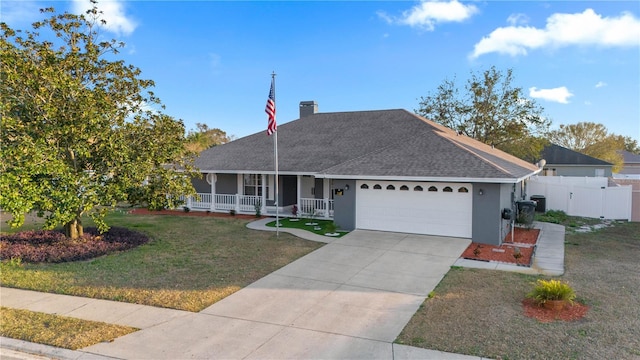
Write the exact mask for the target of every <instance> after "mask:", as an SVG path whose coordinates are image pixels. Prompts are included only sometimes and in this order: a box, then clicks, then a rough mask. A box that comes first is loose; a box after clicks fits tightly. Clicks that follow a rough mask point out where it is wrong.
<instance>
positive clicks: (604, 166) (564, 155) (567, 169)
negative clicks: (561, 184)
mask: <svg viewBox="0 0 640 360" xmlns="http://www.w3.org/2000/svg"><path fill="white" fill-rule="evenodd" d="M542 158H543V159H544V160H545V161H546V164H545V165H544V168H543V170H542V174H541V175H544V176H591V177H595V176H598V177H611V169H612V168H613V164H612V163H609V162H606V161H604V160H600V159H596V158H594V157H591V156H589V155H585V154H582V153H579V152H577V151H573V150H571V149H567V148H565V147H562V146H560V145H555V144H551V145H547V146H545V148H544V149H543V150H542Z"/></svg>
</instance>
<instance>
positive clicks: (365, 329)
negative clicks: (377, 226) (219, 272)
mask: <svg viewBox="0 0 640 360" xmlns="http://www.w3.org/2000/svg"><path fill="white" fill-rule="evenodd" d="M470 242H471V241H470V240H469V239H458V238H445V237H436V236H421V235H411V234H398V233H388V232H376V231H361V230H358V231H354V232H352V233H350V234H348V235H346V236H344V237H343V238H340V239H336V240H335V241H334V242H332V243H330V244H327V245H326V246H324V247H322V248H320V249H318V250H316V251H314V252H312V253H310V254H308V255H306V256H304V257H302V258H300V259H298V260H297V261H295V262H293V263H291V264H289V265H287V266H285V267H283V268H281V269H280V270H277V271H275V272H274V273H272V274H270V275H268V276H266V277H264V278H262V279H260V280H258V281H256V282H255V283H253V284H251V285H250V286H248V287H246V288H244V289H242V290H240V291H238V292H237V293H235V294H233V295H231V296H229V297H227V298H225V299H223V300H222V301H220V302H218V303H216V304H214V305H212V306H210V307H208V308H206V309H205V310H203V311H202V312H200V313H197V314H189V315H186V316H182V317H179V318H175V319H169V320H168V321H167V322H164V323H162V324H159V325H157V326H154V327H151V328H147V329H144V330H141V331H138V332H136V333H133V334H130V335H127V336H124V337H121V338H118V339H116V340H115V341H114V342H112V343H102V344H97V345H94V346H91V347H88V348H85V349H83V351H86V352H90V353H95V354H101V355H107V356H113V357H118V358H137V359H170V358H171V359H174V358H175V359H177V358H181V359H182V358H223V359H240V358H246V359H265V358H271V359H274V358H277V359H284V358H289V359H304V358H332V359H337V358H349V359H355V358H361V359H374V358H375V359H394V358H395V359H398V358H403V357H404V358H408V357H413V356H419V357H423V356H424V354H425V353H422V354H416V353H415V351H416V350H414V349H413V348H409V347H403V346H400V345H395V346H394V345H392V342H393V341H394V340H395V338H396V337H397V336H398V334H399V333H400V331H401V330H402V329H403V328H404V326H405V325H406V324H407V322H408V321H409V319H411V317H412V316H413V314H414V313H415V311H416V310H417V309H418V307H419V306H420V304H422V302H423V301H424V299H425V298H426V296H427V295H428V294H429V292H430V291H432V290H433V288H434V287H435V286H436V285H437V284H438V283H439V282H440V280H441V279H442V277H443V276H444V275H445V274H446V273H447V271H448V270H449V268H450V266H451V265H452V264H453V263H454V262H455V261H456V259H458V257H459V256H460V254H461V253H462V251H464V249H465V248H466V247H467V246H468V245H469V244H470Z"/></svg>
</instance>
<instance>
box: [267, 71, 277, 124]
mask: <svg viewBox="0 0 640 360" xmlns="http://www.w3.org/2000/svg"><path fill="white" fill-rule="evenodd" d="M264 112H266V113H267V115H269V124H268V125H267V135H273V133H274V132H276V95H275V89H274V80H273V79H271V90H269V99H267V106H266V107H265V109H264Z"/></svg>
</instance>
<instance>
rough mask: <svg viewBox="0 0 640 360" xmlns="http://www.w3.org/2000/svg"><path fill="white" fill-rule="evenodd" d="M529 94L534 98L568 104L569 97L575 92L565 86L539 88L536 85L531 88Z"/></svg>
mask: <svg viewBox="0 0 640 360" xmlns="http://www.w3.org/2000/svg"><path fill="white" fill-rule="evenodd" d="M529 96H531V97H532V98H534V99H542V100H547V101H552V102H557V103H561V104H568V103H569V98H570V97H572V96H573V94H572V93H571V92H570V91H569V90H568V89H567V88H566V87H565V86H561V87H557V88H553V89H538V88H536V87H531V88H529Z"/></svg>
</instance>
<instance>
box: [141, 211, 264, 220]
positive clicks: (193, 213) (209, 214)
mask: <svg viewBox="0 0 640 360" xmlns="http://www.w3.org/2000/svg"><path fill="white" fill-rule="evenodd" d="M129 213H130V214H135V215H174V216H207V217H218V218H237V219H251V220H258V219H263V218H265V217H264V216H260V217H256V216H255V215H247V214H235V215H231V214H229V213H219V212H206V211H189V212H184V211H183V210H147V209H142V208H136V209H133V210H131V211H130V212H129Z"/></svg>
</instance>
